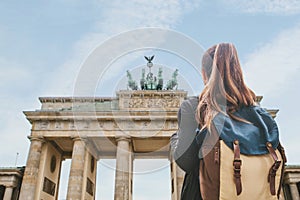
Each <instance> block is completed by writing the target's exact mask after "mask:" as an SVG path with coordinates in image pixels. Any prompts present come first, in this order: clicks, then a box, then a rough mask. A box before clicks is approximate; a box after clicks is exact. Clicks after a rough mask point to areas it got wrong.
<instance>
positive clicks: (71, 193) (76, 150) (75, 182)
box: [67, 138, 86, 200]
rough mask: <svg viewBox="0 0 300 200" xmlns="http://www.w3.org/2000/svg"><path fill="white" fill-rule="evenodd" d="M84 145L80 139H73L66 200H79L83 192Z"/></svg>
mask: <svg viewBox="0 0 300 200" xmlns="http://www.w3.org/2000/svg"><path fill="white" fill-rule="evenodd" d="M85 151H86V149H85V145H84V142H83V141H81V139H80V138H74V144H73V152H72V162H71V169H70V176H69V184H68V193H67V199H69V200H80V199H81V197H82V194H83V193H84V192H85V190H84V191H83V188H82V186H83V172H84V166H85V165H84V161H85Z"/></svg>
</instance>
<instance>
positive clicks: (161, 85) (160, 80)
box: [156, 67, 164, 90]
mask: <svg viewBox="0 0 300 200" xmlns="http://www.w3.org/2000/svg"><path fill="white" fill-rule="evenodd" d="M157 79H158V83H157V86H156V90H162V88H163V84H164V79H163V77H162V68H161V67H160V68H159V69H158V75H157Z"/></svg>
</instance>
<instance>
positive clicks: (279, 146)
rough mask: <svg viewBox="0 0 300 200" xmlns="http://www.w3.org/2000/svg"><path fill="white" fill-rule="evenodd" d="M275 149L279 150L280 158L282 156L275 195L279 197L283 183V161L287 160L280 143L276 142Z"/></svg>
mask: <svg viewBox="0 0 300 200" xmlns="http://www.w3.org/2000/svg"><path fill="white" fill-rule="evenodd" d="M277 149H278V150H279V152H280V155H281V158H282V162H283V165H282V167H281V176H280V184H279V187H278V190H277V197H278V199H279V196H280V191H281V186H282V184H283V175H284V168H285V163H286V162H287V159H286V155H285V150H284V148H283V146H282V145H281V143H279V144H278V147H277Z"/></svg>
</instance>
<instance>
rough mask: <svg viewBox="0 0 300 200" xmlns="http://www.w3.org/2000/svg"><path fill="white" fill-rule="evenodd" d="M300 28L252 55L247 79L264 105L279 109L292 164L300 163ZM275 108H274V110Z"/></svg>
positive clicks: (291, 30)
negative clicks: (262, 98)
mask: <svg viewBox="0 0 300 200" xmlns="http://www.w3.org/2000/svg"><path fill="white" fill-rule="evenodd" d="M299 52H300V26H296V27H294V28H292V29H289V30H285V31H283V32H282V33H281V34H279V35H278V36H277V37H276V38H274V39H273V40H272V41H271V42H269V43H266V44H265V45H263V46H261V47H260V48H259V49H258V50H256V51H255V52H254V53H252V54H251V55H249V56H248V58H247V60H246V62H245V65H244V66H245V76H246V79H247V80H248V81H247V82H248V83H249V86H250V87H251V88H253V89H254V91H255V92H256V94H258V95H263V96H264V100H263V102H262V103H263V106H264V107H267V108H278V109H279V113H278V117H277V118H276V120H277V122H278V125H279V129H280V137H281V139H282V142H283V145H284V146H285V147H286V152H287V155H288V163H291V164H297V163H299V159H298V155H299V153H300V152H299V150H298V144H297V142H296V141H299V140H300V135H299V134H298V132H297V130H296V128H295V127H296V126H297V123H298V122H299V121H300V116H299V112H300V109H299V107H298V106H297V105H298V104H299V98H300V93H299V88H300V81H299V76H300V56H299ZM270 106H271V107H270Z"/></svg>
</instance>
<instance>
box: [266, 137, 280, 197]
mask: <svg viewBox="0 0 300 200" xmlns="http://www.w3.org/2000/svg"><path fill="white" fill-rule="evenodd" d="M267 149H268V151H269V153H270V155H271V156H272V158H273V159H274V164H273V165H272V167H271V168H270V171H269V175H268V182H269V183H270V191H271V194H272V195H276V190H275V177H276V172H277V170H278V169H279V167H280V164H281V161H280V160H278V157H277V155H276V152H275V150H274V149H273V147H272V144H271V143H270V142H267Z"/></svg>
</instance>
